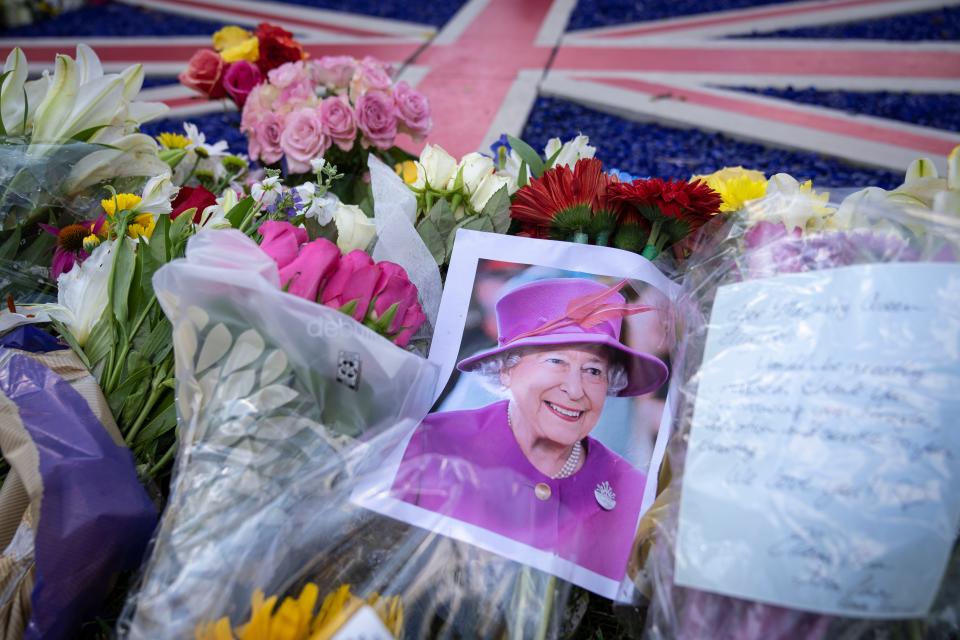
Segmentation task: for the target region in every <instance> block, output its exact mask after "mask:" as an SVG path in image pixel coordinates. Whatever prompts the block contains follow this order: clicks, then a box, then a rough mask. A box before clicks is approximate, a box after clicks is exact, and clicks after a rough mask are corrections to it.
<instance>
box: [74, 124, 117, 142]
mask: <svg viewBox="0 0 960 640" xmlns="http://www.w3.org/2000/svg"><path fill="white" fill-rule="evenodd" d="M107 126H108V125H105V124H101V125H97V126H95V127H90V128H89V129H84V130H83V131H81V132H80V133H77V134H74V136H73V137H72V138H70V139H71V140H76V141H77V142H87V141H88V140H90V138H92V137H93V134H95V133H96V132H97V131H100V130H101V129H103V128H105V127H107Z"/></svg>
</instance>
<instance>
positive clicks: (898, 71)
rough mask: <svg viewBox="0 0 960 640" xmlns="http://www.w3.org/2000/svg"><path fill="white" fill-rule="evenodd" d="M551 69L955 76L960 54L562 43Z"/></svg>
mask: <svg viewBox="0 0 960 640" xmlns="http://www.w3.org/2000/svg"><path fill="white" fill-rule="evenodd" d="M553 69H556V70H565V69H572V70H577V69H579V70H586V69H596V70H598V71H659V72H671V71H672V72H687V73H715V74H717V79H718V81H721V80H722V79H723V78H722V74H724V73H740V74H780V75H784V74H787V75H826V76H854V77H856V76H872V77H915V78H957V77H958V73H960V53H958V52H952V51H909V52H908V51H876V50H874V51H871V50H869V48H866V47H865V48H864V50H862V51H857V50H842V51H838V50H829V49H816V50H810V49H772V48H771V49H753V48H743V49H735V48H731V49H727V48H723V49H718V48H707V47H704V48H697V47H683V48H675V47H622V48H617V49H613V48H611V49H606V48H602V47H562V48H561V49H560V50H559V51H558V52H557V56H556V58H555V59H554V63H553Z"/></svg>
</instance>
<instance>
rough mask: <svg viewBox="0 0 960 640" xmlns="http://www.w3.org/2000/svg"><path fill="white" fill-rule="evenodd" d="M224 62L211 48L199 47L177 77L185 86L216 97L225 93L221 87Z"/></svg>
mask: <svg viewBox="0 0 960 640" xmlns="http://www.w3.org/2000/svg"><path fill="white" fill-rule="evenodd" d="M225 68H226V64H225V63H224V62H223V60H222V59H221V58H220V54H218V53H217V52H216V51H214V50H213V49H200V50H199V51H197V52H196V53H194V54H193V57H192V58H190V62H189V63H187V68H186V70H184V71H183V72H182V73H181V74H180V75H179V76H178V78H179V79H180V83H181V84H183V85H184V86H185V87H190V88H191V89H193V90H195V91H199V92H200V93H202V94H203V95H205V96H207V97H208V98H212V99H217V98H222V97H223V96H225V95H227V92H226V90H225V89H224V88H223V71H224V69H225Z"/></svg>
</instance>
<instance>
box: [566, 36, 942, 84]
mask: <svg viewBox="0 0 960 640" xmlns="http://www.w3.org/2000/svg"><path fill="white" fill-rule="evenodd" d="M562 46H565V47H584V48H587V47H589V48H591V49H637V50H638V54H639V55H643V54H642V50H643V49H678V50H686V49H716V50H717V51H726V50H748V51H751V50H752V51H757V52H759V53H762V52H763V51H828V50H834V51H867V52H872V51H881V52H882V51H893V52H904V53H916V52H934V53H938V52H939V53H960V44H957V43H954V42H929V41H928V42H897V41H894V40H856V39H851V40H816V39H801V38H782V39H772V38H771V39H769V40H768V39H766V38H762V39H754V38H750V39H743V40H698V39H696V38H670V39H669V40H654V39H652V38H629V39H627V38H624V39H618V40H597V39H577V38H571V37H565V38H564V39H563V45H562ZM958 77H960V71H958Z"/></svg>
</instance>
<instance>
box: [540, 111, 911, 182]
mask: <svg viewBox="0 0 960 640" xmlns="http://www.w3.org/2000/svg"><path fill="white" fill-rule="evenodd" d="M578 133H584V134H586V135H588V136H590V143H591V144H592V145H594V146H596V147H597V157H598V158H600V159H601V160H603V162H604V166H606V167H610V168H614V167H615V168H617V169H620V170H621V171H627V172H629V173H631V174H633V175H637V176H657V177H663V178H689V177H690V176H691V175H692V174H698V173H710V172H712V171H716V170H717V169H720V168H722V167H724V166H730V165H743V166H745V167H750V168H753V169H759V170H761V171H763V172H764V173H766V174H767V175H771V174H773V173H777V172H786V173H789V174H791V175H793V176H794V177H796V178H797V179H799V180H806V179H808V178H812V179H813V182H814V185H817V186H819V187H861V186H868V185H873V186H878V187H882V188H884V189H892V188H894V187H896V186H898V185H899V184H900V183H901V182H902V181H903V180H902V179H903V174H902V173H899V172H892V171H885V170H883V169H874V168H868V167H858V166H854V165H851V164H849V163H846V162H843V161H840V160H837V159H835V158H830V157H827V156H823V155H820V154H816V153H810V152H806V151H794V150H789V149H779V148H775V147H769V146H765V145H762V144H757V143H753V142H743V141H740V140H734V139H733V138H730V137H729V136H726V135H724V134H721V133H711V132H707V131H698V130H695V129H677V128H673V127H665V126H662V125H658V124H653V123H646V122H633V121H631V120H625V119H623V118H619V117H616V116H612V115H609V114H606V113H602V112H600V111H595V110H593V109H588V108H586V107H583V106H580V105H578V104H575V103H573V102H567V101H565V100H558V99H555V98H546V97H540V98H537V101H536V104H535V105H534V108H533V110H532V111H531V113H530V118H529V120H527V125H526V127H525V128H524V130H523V136H522V137H523V139H524V140H525V141H527V142H529V143H530V144H531V145H532V146H533V148H535V149H542V148H543V147H544V145H546V143H547V140H548V139H549V138H551V137H560V138H561V139H563V140H568V139H570V138H572V137H573V136H575V135H577V134H578Z"/></svg>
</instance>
